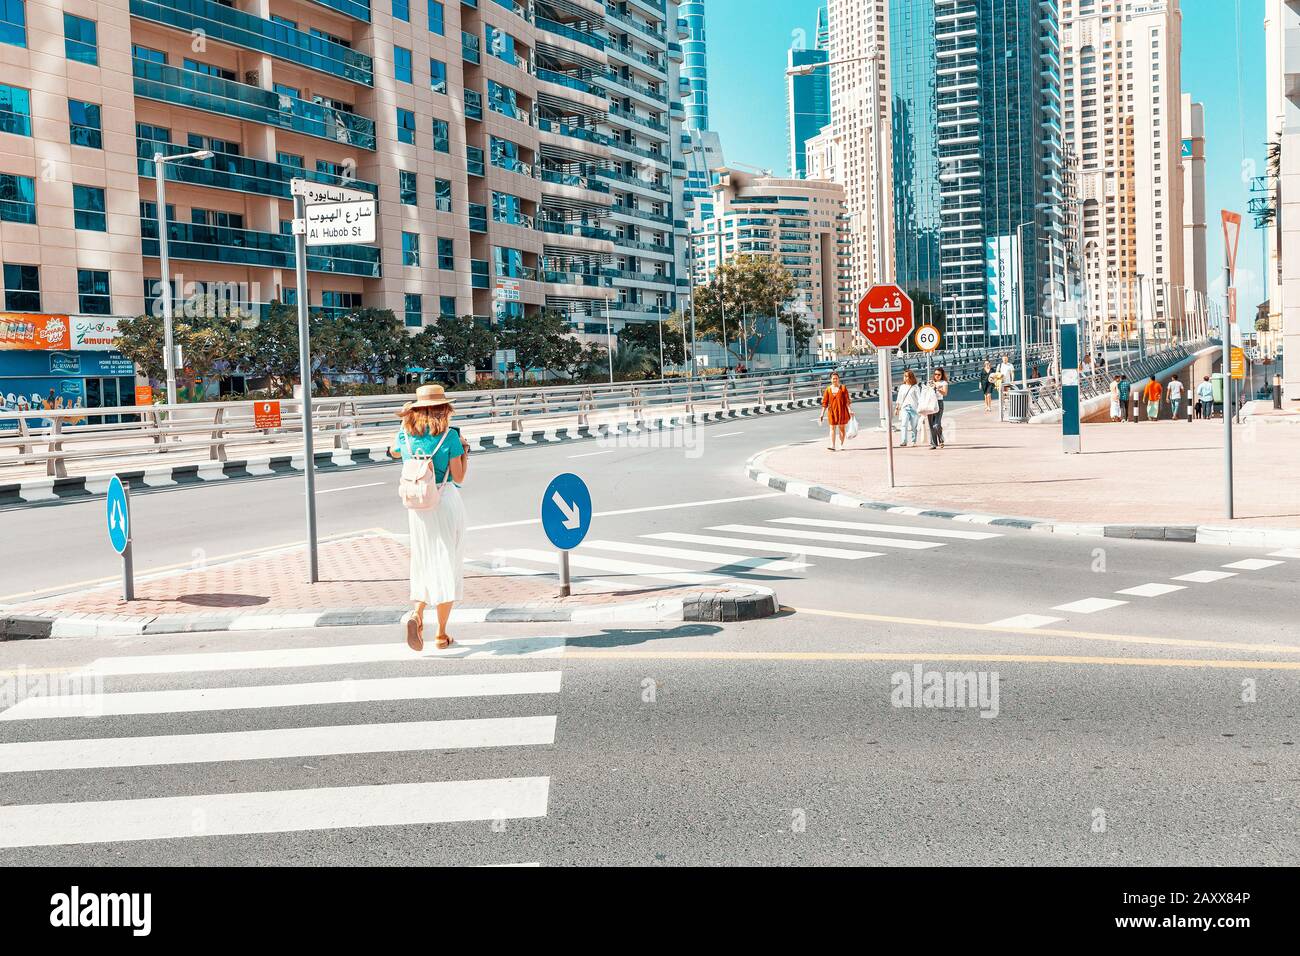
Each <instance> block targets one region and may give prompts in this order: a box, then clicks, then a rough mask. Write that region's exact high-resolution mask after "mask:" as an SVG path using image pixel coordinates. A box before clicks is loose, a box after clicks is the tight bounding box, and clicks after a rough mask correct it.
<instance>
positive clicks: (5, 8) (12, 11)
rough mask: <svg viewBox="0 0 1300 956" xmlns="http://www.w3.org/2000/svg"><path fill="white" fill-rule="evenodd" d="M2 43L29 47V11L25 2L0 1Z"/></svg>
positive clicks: (19, 0) (0, 39) (21, 0)
mask: <svg viewBox="0 0 1300 956" xmlns="http://www.w3.org/2000/svg"><path fill="white" fill-rule="evenodd" d="M0 43H12V44H13V45H14V46H27V9H26V5H25V4H24V2H23V0H0Z"/></svg>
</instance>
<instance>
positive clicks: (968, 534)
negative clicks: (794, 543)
mask: <svg viewBox="0 0 1300 956" xmlns="http://www.w3.org/2000/svg"><path fill="white" fill-rule="evenodd" d="M771 521H772V523H773V524H796V525H805V526H807V527H809V528H847V529H850V530H854V531H879V532H884V533H885V534H919V535H922V536H923V537H925V536H928V537H931V538H954V539H956V540H959V541H986V540H988V539H989V538H1000V537H1002V535H1000V534H997V533H995V532H992V531H956V530H953V529H951V528H922V527H920V526H919V525H911V524H872V523H870V522H866V521H832V520H831V519H829V518H772V519H771Z"/></svg>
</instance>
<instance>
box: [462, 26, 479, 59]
mask: <svg viewBox="0 0 1300 956" xmlns="http://www.w3.org/2000/svg"><path fill="white" fill-rule="evenodd" d="M460 58H461V59H462V60H464V61H465V62H466V63H478V62H479V42H478V37H477V36H476V35H475V34H473V33H466V32H465V31H464V30H462V31H461V33H460Z"/></svg>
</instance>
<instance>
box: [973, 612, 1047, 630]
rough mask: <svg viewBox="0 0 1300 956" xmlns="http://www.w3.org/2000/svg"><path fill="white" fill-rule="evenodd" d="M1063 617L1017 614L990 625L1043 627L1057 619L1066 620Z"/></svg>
mask: <svg viewBox="0 0 1300 956" xmlns="http://www.w3.org/2000/svg"><path fill="white" fill-rule="evenodd" d="M1064 620H1065V618H1063V617H1048V616H1047V615H1045V614H1017V615H1016V616H1015V617H1004V618H1003V619H1002V620H1000V621H994V622H993V623H992V624H990V625H989V627H1005V628H1031V627H1042V626H1043V625H1044V624H1055V623H1056V622H1057V621H1064Z"/></svg>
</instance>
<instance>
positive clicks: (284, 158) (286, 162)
mask: <svg viewBox="0 0 1300 956" xmlns="http://www.w3.org/2000/svg"><path fill="white" fill-rule="evenodd" d="M275 161H276V162H277V163H279V164H280V165H281V166H291V167H293V168H294V169H304V168H305V166H304V164H303V160H302V157H301V156H299V155H298V154H297V153H286V152H283V151H280V152H277V153H276V154H275Z"/></svg>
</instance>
